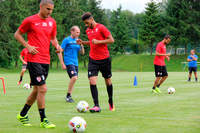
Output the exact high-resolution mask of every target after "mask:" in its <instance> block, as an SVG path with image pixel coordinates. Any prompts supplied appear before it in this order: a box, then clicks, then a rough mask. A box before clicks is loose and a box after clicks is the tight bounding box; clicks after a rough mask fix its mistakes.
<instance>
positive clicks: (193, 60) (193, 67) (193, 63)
mask: <svg viewBox="0 0 200 133" xmlns="http://www.w3.org/2000/svg"><path fill="white" fill-rule="evenodd" d="M190 53H191V55H189V56H188V58H187V61H188V68H189V77H188V81H191V77H192V72H194V76H195V81H196V82H197V81H198V78H197V59H198V56H197V55H195V50H191V51H190Z"/></svg>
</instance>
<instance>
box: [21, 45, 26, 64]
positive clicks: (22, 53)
mask: <svg viewBox="0 0 200 133" xmlns="http://www.w3.org/2000/svg"><path fill="white" fill-rule="evenodd" d="M20 55H21V56H22V57H24V61H26V62H27V61H28V60H27V55H28V49H27V48H24V49H23V50H22V52H21V53H20Z"/></svg>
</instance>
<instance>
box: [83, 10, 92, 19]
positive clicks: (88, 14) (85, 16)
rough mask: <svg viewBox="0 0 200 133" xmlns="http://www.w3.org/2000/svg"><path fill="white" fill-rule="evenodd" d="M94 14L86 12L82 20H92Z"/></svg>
mask: <svg viewBox="0 0 200 133" xmlns="http://www.w3.org/2000/svg"><path fill="white" fill-rule="evenodd" d="M91 17H92V14H91V13H90V12H86V13H84V14H83V15H82V20H83V21H85V20H86V19H90V18H91Z"/></svg>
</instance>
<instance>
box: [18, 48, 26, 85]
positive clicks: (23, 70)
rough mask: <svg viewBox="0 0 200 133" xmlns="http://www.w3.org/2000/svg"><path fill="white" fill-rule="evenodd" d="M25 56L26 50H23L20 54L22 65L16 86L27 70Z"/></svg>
mask: <svg viewBox="0 0 200 133" xmlns="http://www.w3.org/2000/svg"><path fill="white" fill-rule="evenodd" d="M27 55H28V49H27V48H24V49H23V50H22V52H21V53H20V56H19V58H20V60H21V61H22V63H23V65H22V70H21V73H20V80H19V81H18V82H17V85H20V84H21V83H22V79H23V76H24V73H25V72H26V68H27Z"/></svg>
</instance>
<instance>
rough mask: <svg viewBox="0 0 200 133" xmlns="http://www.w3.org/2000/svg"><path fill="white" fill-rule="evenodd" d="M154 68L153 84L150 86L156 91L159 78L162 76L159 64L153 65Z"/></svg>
mask: <svg viewBox="0 0 200 133" xmlns="http://www.w3.org/2000/svg"><path fill="white" fill-rule="evenodd" d="M154 69H155V77H156V79H155V81H154V85H153V87H152V92H153V93H157V91H156V89H157V86H158V85H159V83H160V80H161V78H162V77H161V76H162V70H161V66H158V65H154Z"/></svg>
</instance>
